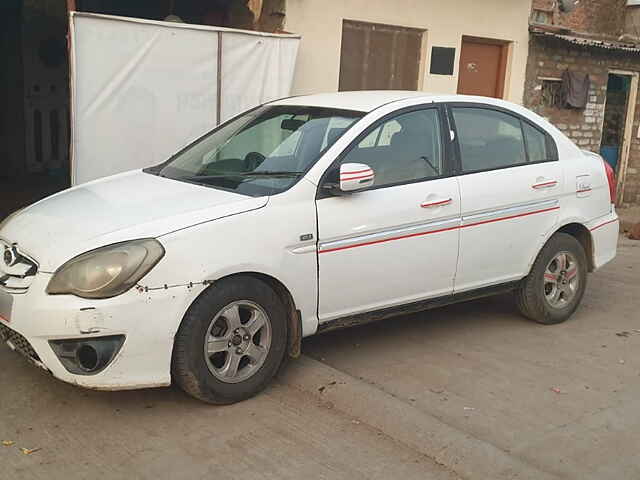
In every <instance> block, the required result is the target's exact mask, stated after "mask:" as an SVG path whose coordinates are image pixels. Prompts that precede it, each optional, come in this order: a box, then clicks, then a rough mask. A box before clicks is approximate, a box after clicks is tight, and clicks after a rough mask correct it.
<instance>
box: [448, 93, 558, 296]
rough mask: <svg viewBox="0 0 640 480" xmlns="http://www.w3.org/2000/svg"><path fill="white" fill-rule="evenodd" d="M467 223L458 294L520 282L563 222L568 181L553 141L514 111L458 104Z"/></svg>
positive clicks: (454, 118)
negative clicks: (546, 237)
mask: <svg viewBox="0 0 640 480" xmlns="http://www.w3.org/2000/svg"><path fill="white" fill-rule="evenodd" d="M448 111H449V115H450V121H451V124H452V126H453V128H454V131H455V138H456V142H455V143H456V146H457V151H458V155H459V162H458V182H459V185H460V196H461V215H462V224H461V228H460V257H459V260H458V268H457V274H456V282H455V291H456V292H460V291H465V290H470V289H474V288H478V287H483V286H488V285H493V284H499V283H505V282H509V281H512V280H517V279H519V278H522V277H523V276H525V275H526V274H527V272H528V268H529V262H530V259H531V258H533V257H534V256H535V254H536V250H537V249H538V248H539V246H540V239H541V237H542V236H544V235H545V233H546V232H548V231H549V230H550V229H552V228H554V225H556V223H557V221H558V213H559V212H558V211H559V208H560V207H559V198H560V194H561V192H562V191H563V188H564V185H563V183H564V178H563V175H562V169H561V166H560V162H558V161H557V160H558V158H557V149H556V147H555V143H554V142H553V140H552V138H551V137H550V136H549V135H548V134H547V133H546V132H544V130H542V129H541V128H540V127H538V126H537V125H535V124H534V123H533V122H530V121H528V120H527V119H525V118H524V117H521V116H519V115H517V114H516V113H514V112H511V111H510V110H505V109H501V108H499V107H494V106H489V105H481V104H475V103H460V104H450V105H449V106H448Z"/></svg>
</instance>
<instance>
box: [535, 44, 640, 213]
mask: <svg viewBox="0 0 640 480" xmlns="http://www.w3.org/2000/svg"><path fill="white" fill-rule="evenodd" d="M612 68H619V69H622V70H631V71H639V70H640V55H637V54H630V53H628V52H617V51H614V50H604V49H597V48H593V47H581V46H577V45H572V44H569V43H567V42H565V41H562V40H559V39H555V38H550V37H547V38H542V37H537V36H534V35H532V36H531V38H530V42H529V61H528V65H527V73H526V80H525V94H524V105H525V106H526V107H527V108H530V109H531V110H533V111H535V112H537V113H538V114H539V115H542V116H543V117H545V118H547V119H548V120H549V121H550V122H551V123H553V124H554V125H556V126H557V127H558V128H559V129H560V130H562V131H563V132H564V133H565V134H566V135H567V136H568V137H569V138H571V139H572V140H573V141H574V142H575V143H576V144H577V145H578V146H579V147H580V148H583V149H586V150H591V151H594V152H599V151H600V143H601V140H602V123H603V120H604V106H605V99H606V93H607V80H608V73H609V69H612ZM566 69H569V70H571V71H581V72H586V73H588V74H589V76H590V79H591V88H590V91H589V103H588V104H587V107H586V108H585V109H584V110H576V109H562V108H556V107H546V106H544V105H543V103H542V83H543V82H542V80H541V79H540V77H552V78H553V77H555V78H559V77H561V76H562V72H564V71H565V70H566ZM639 101H640V96H639ZM639 127H640V104H639V105H637V106H636V115H635V119H634V122H633V132H634V135H633V136H632V138H633V139H632V144H631V151H630V152H631V153H630V156H629V164H628V168H627V175H626V181H625V192H624V198H623V205H640V139H638V138H636V137H637V135H636V133H637V132H638V128H639Z"/></svg>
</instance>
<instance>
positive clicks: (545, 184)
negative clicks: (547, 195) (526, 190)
mask: <svg viewBox="0 0 640 480" xmlns="http://www.w3.org/2000/svg"><path fill="white" fill-rule="evenodd" d="M556 185H558V181H557V180H545V181H543V182H538V183H534V184H533V185H531V188H533V189H534V190H540V189H542V188H553V187H555V186H556Z"/></svg>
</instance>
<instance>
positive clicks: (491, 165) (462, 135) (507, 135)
mask: <svg viewBox="0 0 640 480" xmlns="http://www.w3.org/2000/svg"><path fill="white" fill-rule="evenodd" d="M452 113H453V119H454V122H455V125H456V130H457V133H458V144H459V145H460V155H461V163H462V171H463V172H476V171H482V170H493V169H497V168H504V167H511V166H517V165H524V164H526V163H528V162H541V161H545V160H551V159H552V157H553V156H552V155H550V154H549V153H550V152H548V142H547V136H546V135H545V134H544V133H543V132H541V131H540V130H538V129H537V128H535V127H533V126H531V125H529V124H528V123H527V122H524V121H521V120H520V119H519V118H518V117H516V116H514V115H509V114H507V113H503V112H499V111H497V110H491V109H487V108H467V107H464V108H460V107H458V108H456V107H454V108H453V109H452Z"/></svg>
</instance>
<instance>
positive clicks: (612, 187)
mask: <svg viewBox="0 0 640 480" xmlns="http://www.w3.org/2000/svg"><path fill="white" fill-rule="evenodd" d="M602 163H604V169H605V171H606V172H607V181H608V182H609V195H610V197H611V203H616V173H615V172H614V171H613V168H611V165H609V162H607V161H606V160H602Z"/></svg>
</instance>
